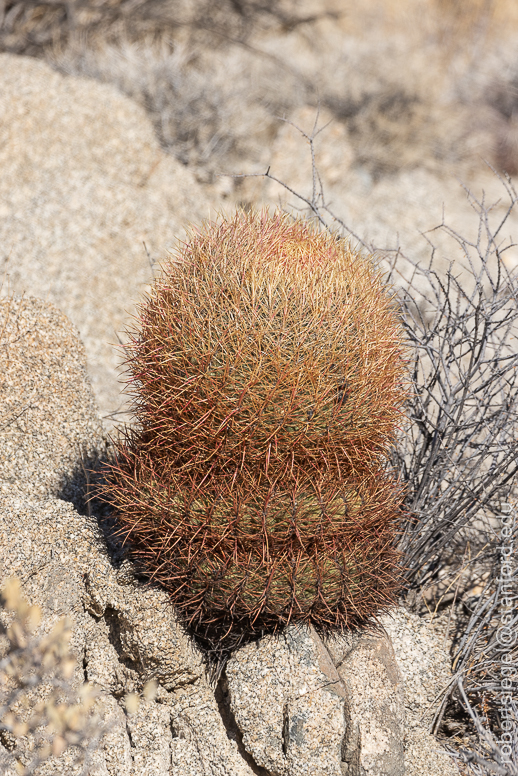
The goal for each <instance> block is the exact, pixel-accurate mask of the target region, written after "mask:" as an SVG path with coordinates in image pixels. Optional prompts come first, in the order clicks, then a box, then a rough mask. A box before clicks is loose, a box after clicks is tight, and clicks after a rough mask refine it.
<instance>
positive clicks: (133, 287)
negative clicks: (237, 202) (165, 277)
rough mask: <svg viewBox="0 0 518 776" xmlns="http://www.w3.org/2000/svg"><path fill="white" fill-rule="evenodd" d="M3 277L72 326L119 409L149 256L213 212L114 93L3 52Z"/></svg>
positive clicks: (105, 396) (99, 389)
mask: <svg viewBox="0 0 518 776" xmlns="http://www.w3.org/2000/svg"><path fill="white" fill-rule="evenodd" d="M0 169H1V170H2V175H1V176H0V246H1V250H0V273H1V275H2V276H3V277H4V279H5V275H8V276H9V279H8V281H5V282H4V283H3V290H4V293H5V292H6V290H8V291H9V292H10V293H16V294H22V293H27V294H32V295H35V296H40V297H43V298H45V299H48V300H50V301H53V302H55V303H56V304H58V305H59V307H60V309H61V310H63V312H65V313H66V315H67V316H68V317H69V318H70V319H71V320H72V321H73V323H75V325H76V326H77V327H78V329H79V331H80V332H81V337H82V339H83V342H84V344H85V348H86V352H87V354H88V370H89V374H90V378H91V380H92V383H93V386H94V390H95V393H96V396H97V399H98V402H99V407H100V410H101V415H107V414H109V413H112V412H114V411H116V410H117V409H118V408H119V405H120V403H121V397H120V386H119V383H118V375H117V370H116V366H117V363H118V360H119V359H118V355H117V352H116V350H115V349H114V348H113V347H112V343H117V336H118V333H120V332H121V331H122V329H123V327H124V325H125V322H126V321H127V320H128V317H129V314H130V313H131V311H132V310H133V305H134V303H135V301H136V300H137V299H138V298H139V297H140V295H141V293H142V292H143V290H144V289H145V286H146V284H147V283H148V282H149V281H150V279H151V277H152V269H151V266H150V261H149V259H148V256H147V252H146V249H147V251H148V252H149V253H150V255H151V257H152V258H153V259H161V258H163V257H164V256H165V253H166V249H167V248H168V246H170V245H171V244H173V242H174V240H175V239H176V237H178V236H179V235H181V234H182V229H183V227H184V226H185V224H186V223H188V222H193V221H197V220H199V219H200V218H204V217H207V216H208V215H209V210H208V201H207V199H206V196H205V195H204V194H203V192H202V190H201V188H200V186H199V185H198V184H197V183H196V181H195V180H194V177H193V175H192V174H191V172H190V171H189V170H187V168H186V167H184V166H183V165H181V164H180V163H179V162H178V161H177V160H176V159H175V158H174V157H172V156H167V155H166V154H164V153H163V151H162V150H161V148H160V146H159V143H158V141H157V139H156V137H155V133H154V131H153V128H152V126H151V123H150V121H149V119H148V118H147V116H146V114H145V112H144V110H143V109H142V108H141V107H139V106H138V105H137V104H136V103H134V102H132V101H131V100H129V99H127V98H125V97H123V96H122V95H121V94H120V93H118V92H117V91H116V90H115V89H114V88H112V87H110V86H106V85H103V84H100V83H98V82H96V81H93V80H88V79H82V78H72V77H70V78H67V77H63V76H62V75H59V74H58V73H57V72H55V71H54V70H52V69H51V68H50V67H49V66H48V65H45V64H44V63H43V62H40V61H37V60H35V59H30V58H26V57H15V56H12V55H8V54H0ZM144 243H145V246H146V248H145V247H144Z"/></svg>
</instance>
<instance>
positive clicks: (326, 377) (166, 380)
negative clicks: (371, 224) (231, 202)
mask: <svg viewBox="0 0 518 776" xmlns="http://www.w3.org/2000/svg"><path fill="white" fill-rule="evenodd" d="M127 353H128V359H127V369H128V382H129V390H130V392H131V394H132V397H133V410H134V415H135V421H136V422H135V423H134V424H133V426H132V427H131V428H130V429H128V430H127V431H126V433H125V435H124V437H123V438H122V439H121V440H119V441H118V442H117V443H116V454H115V457H114V460H113V461H112V463H111V464H110V465H109V466H108V468H107V472H106V478H105V484H104V486H103V497H104V498H106V499H108V500H109V501H110V503H111V504H112V507H113V510H114V513H115V515H116V517H117V521H118V524H119V531H120V534H121V535H122V536H123V537H124V541H125V543H126V544H127V546H128V549H129V552H130V554H131V556H132V557H133V558H134V559H135V561H136V562H137V563H138V564H139V565H140V567H141V568H143V569H144V570H145V571H146V573H147V574H148V576H149V577H150V578H151V579H152V580H154V581H156V582H157V583H159V584H160V585H162V586H163V587H165V588H166V589H167V590H168V591H170V594H171V597H172V600H173V603H174V604H175V605H176V607H177V610H178V611H179V613H180V614H181V615H182V617H183V620H184V621H185V622H186V623H187V624H189V625H190V626H191V628H192V629H193V630H194V631H195V632H196V633H198V634H199V635H202V636H205V637H206V638H207V639H210V638H216V640H217V639H218V638H219V639H221V638H222V637H223V635H224V634H226V636H229V634H230V635H232V636H236V637H237V636H239V634H241V635H242V634H249V635H251V636H253V635H256V634H260V633H262V632H273V631H275V630H277V629H278V628H279V627H281V626H283V625H285V624H287V623H289V622H308V623H309V622H311V623H313V624H314V625H315V626H316V627H317V628H319V629H341V628H344V627H346V628H352V627H355V626H358V625H362V624H365V623H367V622H369V621H371V620H372V618H375V617H376V615H377V614H379V613H381V612H383V611H385V610H387V609H388V607H390V606H391V605H392V604H393V602H394V600H395V597H396V595H397V591H398V587H399V572H398V554H397V550H396V549H395V535H396V532H397V530H398V523H399V520H400V516H401V514H400V504H401V493H400V489H399V486H398V484H397V482H395V481H394V479H393V478H392V477H391V476H389V474H388V473H387V471H386V457H387V453H388V450H389V448H390V446H391V444H392V443H393V437H394V433H395V429H396V427H397V425H398V424H399V422H400V420H401V408H402V404H403V402H404V399H405V390H406V389H405V360H404V347H403V343H402V332H401V328H400V324H399V320H398V315H397V309H396V307H395V304H394V300H393V297H392V295H391V293H390V290H389V289H388V288H387V287H385V286H384V284H383V282H382V279H381V277H380V274H379V273H378V272H377V270H376V268H375V265H374V262H373V260H372V257H364V256H362V255H361V254H360V253H359V252H357V251H355V250H353V249H352V248H351V247H350V246H348V244H347V243H346V242H344V241H343V240H340V239H337V238H336V237H334V236H333V235H330V234H328V233H321V232H319V231H318V230H317V229H315V228H314V227H312V226H311V225H310V224H309V223H308V222H307V221H303V220H295V221H293V220H291V219H290V218H289V217H288V216H286V215H284V214H282V213H279V212H277V213H274V214H270V213H268V212H260V213H254V212H250V213H245V212H243V211H239V212H238V213H236V214H235V215H234V216H233V217H231V218H223V217H221V218H220V219H219V220H218V221H216V222H215V223H209V224H206V225H205V226H204V227H203V228H201V229H199V230H197V231H193V232H192V233H191V234H190V236H189V238H188V239H187V241H186V242H185V243H183V244H182V245H181V246H180V248H179V249H178V250H177V251H176V252H175V253H174V254H173V255H172V256H171V258H170V260H169V261H168V262H167V264H166V265H165V266H164V267H163V268H162V273H161V276H160V277H159V278H158V279H157V280H156V281H155V283H154V285H153V286H152V288H151V290H150V292H149V294H148V295H147V297H146V299H145V300H144V302H143V303H142V305H141V306H140V309H139V314H138V317H137V323H136V325H135V327H134V328H133V329H132V330H130V332H129V344H128V347H127ZM218 634H219V635H218Z"/></svg>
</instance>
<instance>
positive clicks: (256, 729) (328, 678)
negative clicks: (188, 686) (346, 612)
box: [226, 626, 347, 776]
mask: <svg viewBox="0 0 518 776" xmlns="http://www.w3.org/2000/svg"><path fill="white" fill-rule="evenodd" d="M226 679H227V682H228V696H229V702H230V708H231V710H232V713H233V714H234V716H235V720H236V723H237V726H238V728H239V730H240V731H241V732H242V735H243V746H244V747H245V749H246V751H247V752H249V753H250V754H251V755H252V757H253V758H254V761H255V762H256V763H257V764H258V765H260V766H262V767H263V768H265V769H266V770H267V771H268V772H270V773H272V774H276V775H277V774H278V776H299V775H300V776H302V774H307V773H311V774H312V776H319V774H321V775H322V776H324V775H325V776H334V775H335V774H336V776H341V774H342V773H343V770H342V767H341V766H342V743H343V738H344V735H345V726H346V719H345V707H346V703H347V697H346V692H345V688H344V686H343V684H342V682H341V680H340V677H339V675H338V673H337V672H336V669H335V667H334V665H333V663H332V662H331V659H330V657H329V653H328V652H327V650H326V649H325V647H324V646H323V644H322V642H321V640H320V638H319V637H318V635H317V634H316V633H315V631H314V630H312V629H307V628H298V627H296V626H294V627H293V626H292V627H290V628H288V629H286V631H285V632H284V633H282V634H281V635H280V636H278V637H276V636H268V637H265V638H263V639H261V640H260V641H258V642H256V643H252V644H248V645H247V646H246V647H242V648H241V649H239V650H238V651H237V652H236V653H235V654H234V655H233V656H232V658H231V659H230V660H229V661H228V664H227V667H226Z"/></svg>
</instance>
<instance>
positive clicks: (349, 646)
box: [327, 632, 405, 776]
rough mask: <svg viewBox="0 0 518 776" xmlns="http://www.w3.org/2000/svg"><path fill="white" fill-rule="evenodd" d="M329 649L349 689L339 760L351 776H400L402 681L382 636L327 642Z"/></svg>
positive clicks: (402, 766)
mask: <svg viewBox="0 0 518 776" xmlns="http://www.w3.org/2000/svg"><path fill="white" fill-rule="evenodd" d="M327 647H328V649H329V651H330V654H331V655H332V658H333V662H334V664H335V665H336V668H337V671H338V674H339V675H340V678H341V679H342V681H343V683H344V686H345V688H346V691H347V698H348V701H349V703H348V710H347V712H348V713H347V722H348V726H347V731H346V738H345V740H344V751H343V758H344V760H345V762H346V763H347V764H348V766H349V768H348V770H347V773H348V774H351V776H385V775H387V776H388V775H389V774H390V776H404V774H405V755H404V738H405V707H404V696H403V682H402V678H401V674H400V672H399V669H398V666H397V663H396V657H395V655H394V650H393V648H392V645H391V643H390V639H389V638H388V636H387V635H386V633H383V632H373V633H355V634H352V635H350V636H349V637H347V636H340V637H335V638H331V639H329V641H328V643H327Z"/></svg>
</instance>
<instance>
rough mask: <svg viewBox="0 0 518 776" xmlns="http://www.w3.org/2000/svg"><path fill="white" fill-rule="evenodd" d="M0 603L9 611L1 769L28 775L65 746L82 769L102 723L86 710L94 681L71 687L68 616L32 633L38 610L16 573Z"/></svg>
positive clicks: (0, 632)
mask: <svg viewBox="0 0 518 776" xmlns="http://www.w3.org/2000/svg"><path fill="white" fill-rule="evenodd" d="M2 604H3V606H2V608H3V609H4V611H5V612H8V613H10V615H11V616H10V617H9V620H10V624H9V625H8V626H7V627H4V626H0V638H1V642H0V646H1V653H0V654H1V655H2V657H1V659H0V742H1V743H2V745H3V747H2V748H1V749H0V769H2V772H4V771H3V768H4V767H5V768H6V770H7V769H9V768H11V767H13V768H14V769H15V772H16V773H18V774H20V776H29V774H32V773H35V772H36V771H37V770H38V768H39V766H40V765H41V764H42V763H44V762H45V761H46V760H48V758H49V757H51V756H53V757H59V756H60V755H61V754H63V753H64V752H65V751H66V750H67V749H69V748H70V747H71V748H72V751H73V752H74V754H75V758H74V759H75V762H76V763H82V762H84V764H85V768H86V769H87V768H88V761H89V754H90V753H91V752H92V751H93V750H94V749H95V746H96V744H97V743H98V741H99V740H100V738H101V737H102V735H103V734H104V732H105V730H106V728H105V726H104V725H102V724H101V723H100V721H99V720H98V719H97V718H96V717H95V716H94V717H92V716H91V714H90V712H91V708H92V706H93V704H94V702H95V698H96V693H95V691H94V689H93V687H92V686H91V685H88V684H85V685H83V687H82V688H81V689H80V690H79V691H75V690H74V688H73V684H72V678H73V674H74V669H75V665H76V661H75V659H74V658H73V657H72V656H71V655H70V652H69V642H70V637H71V633H72V630H71V629H72V624H71V622H70V620H68V619H62V620H60V621H59V622H57V623H56V625H55V626H54V627H53V629H52V630H51V631H50V633H48V634H47V635H45V636H42V637H38V636H36V635H35V632H36V629H37V628H38V626H39V625H40V621H41V611H40V609H39V608H38V607H37V606H29V605H28V604H27V602H26V601H25V600H24V598H23V596H22V594H21V590H20V583H19V581H18V580H17V579H11V580H8V582H7V583H6V584H5V587H4V589H3V591H2ZM40 691H42V692H40ZM36 696H38V697H36ZM38 698H39V699H38Z"/></svg>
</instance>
